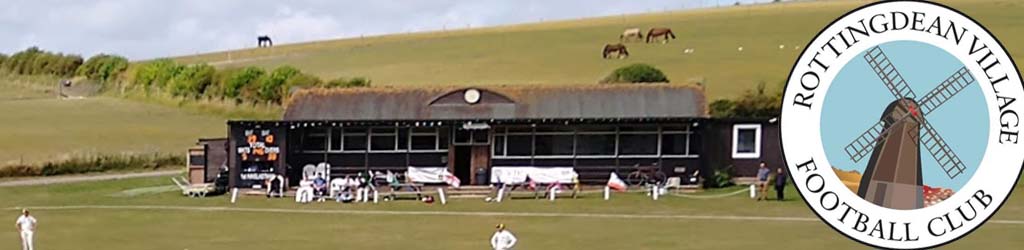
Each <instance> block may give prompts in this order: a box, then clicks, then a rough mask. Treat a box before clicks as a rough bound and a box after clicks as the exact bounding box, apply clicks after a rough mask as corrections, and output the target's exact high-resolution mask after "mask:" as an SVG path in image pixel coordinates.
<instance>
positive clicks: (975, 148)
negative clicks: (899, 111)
mask: <svg viewBox="0 0 1024 250" xmlns="http://www.w3.org/2000/svg"><path fill="white" fill-rule="evenodd" d="M880 47H881V48H882V50H883V52H885V54H886V56H887V57H889V60H890V61H891V62H892V64H893V65H894V66H895V67H896V70H898V71H899V72H900V75H902V76H903V78H904V79H905V80H906V81H907V83H908V84H909V85H910V89H911V90H913V91H914V94H916V95H917V97H918V98H922V97H924V95H925V94H927V93H928V92H929V91H931V90H932V89H934V88H935V86H937V85H938V84H939V83H941V82H942V81H943V80H945V79H946V78H949V77H950V76H951V75H953V73H954V72H956V71H957V70H958V69H960V68H961V67H964V64H963V62H961V61H960V60H958V59H957V58H956V57H954V56H953V55H951V54H949V53H947V52H946V51H944V50H942V49H940V48H938V47H935V46H932V45H929V44H925V43H921V42H911V41H896V42H889V43H885V44H882V45H880ZM864 53H867V52H862V53H861V54H860V55H857V56H855V57H853V59H852V60H851V61H850V63H848V64H846V66H844V67H843V69H842V71H840V72H839V74H838V75H836V78H835V80H834V81H833V82H832V86H830V87H829V89H828V95H826V97H825V99H824V104H823V105H824V106H822V115H821V141H822V143H823V144H824V146H825V156H826V158H828V161H829V163H831V165H832V166H834V167H836V168H839V169H842V170H847V171H849V170H857V172H860V173H864V169H865V167H867V163H868V161H869V160H870V158H871V156H870V155H869V156H867V157H864V158H863V159H861V160H860V162H853V161H852V160H850V158H849V156H847V154H846V151H844V147H846V145H847V144H849V143H851V142H853V140H854V139H855V138H857V137H858V136H860V134H861V133H864V131H866V130H867V129H868V128H869V127H871V125H874V124H875V123H876V122H878V120H879V118H880V117H881V116H882V112H883V111H884V110H885V107H886V106H887V105H889V103H891V102H892V101H893V100H895V99H896V98H895V97H893V96H892V94H891V93H890V92H889V90H888V89H886V87H885V84H883V83H882V81H881V80H880V79H879V78H878V76H877V75H875V73H874V71H872V70H871V68H870V67H869V66H868V64H867V62H866V61H865V60H864ZM837 93H841V94H837ZM986 109H987V107H986V102H985V96H984V94H983V93H982V92H981V86H980V85H978V84H977V83H974V84H971V85H968V86H967V87H966V88H964V89H963V90H961V91H960V93H957V94H956V95H955V96H953V97H952V98H950V99H949V101H947V102H946V103H944V104H942V105H941V106H939V107H938V108H936V109H934V110H932V112H931V113H929V114H928V115H927V116H926V117H925V119H927V120H928V123H929V124H931V125H932V127H934V128H935V130H936V131H937V132H938V134H939V136H940V137H942V139H943V140H945V141H946V144H947V145H949V147H950V148H952V150H953V152H954V153H956V155H957V156H958V157H960V160H961V161H963V163H964V166H965V167H966V170H965V171H964V173H963V174H961V175H960V176H957V177H956V178H954V179H950V178H949V177H948V176H947V175H946V173H945V172H944V171H942V168H941V167H940V166H939V164H938V163H937V162H936V161H935V158H934V157H932V156H931V154H930V153H929V152H928V150H927V149H925V148H924V147H922V148H921V155H920V156H921V158H920V159H921V171H922V176H921V177H923V179H924V184H925V185H929V186H932V187H942V188H949V189H953V190H954V191H956V190H959V189H960V188H961V187H963V185H964V184H966V183H967V181H968V180H970V179H971V176H972V175H973V174H974V172H975V171H976V170H977V168H978V165H979V164H980V163H981V159H982V157H983V156H984V154H985V150H986V149H987V148H986V146H987V145H988V139H989V138H990V137H988V136H987V135H988V134H989V128H990V127H989V123H988V121H989V117H988V112H978V111H979V110H986Z"/></svg>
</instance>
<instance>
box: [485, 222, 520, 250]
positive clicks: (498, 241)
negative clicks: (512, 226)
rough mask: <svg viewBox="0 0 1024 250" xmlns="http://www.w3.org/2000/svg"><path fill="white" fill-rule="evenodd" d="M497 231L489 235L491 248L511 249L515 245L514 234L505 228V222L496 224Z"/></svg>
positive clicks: (499, 249) (495, 249)
mask: <svg viewBox="0 0 1024 250" xmlns="http://www.w3.org/2000/svg"><path fill="white" fill-rule="evenodd" d="M497 228H498V231H497V232H494V236H491V248H494V250H511V249H512V248H513V247H515V246H516V236H515V235H512V232H509V231H508V230H507V229H505V224H498V226H497Z"/></svg>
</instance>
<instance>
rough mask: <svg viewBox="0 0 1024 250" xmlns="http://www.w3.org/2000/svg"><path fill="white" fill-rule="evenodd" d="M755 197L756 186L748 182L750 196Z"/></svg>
mask: <svg viewBox="0 0 1024 250" xmlns="http://www.w3.org/2000/svg"><path fill="white" fill-rule="evenodd" d="M754 197H757V188H754V184H750V198H751V199H753V198H754Z"/></svg>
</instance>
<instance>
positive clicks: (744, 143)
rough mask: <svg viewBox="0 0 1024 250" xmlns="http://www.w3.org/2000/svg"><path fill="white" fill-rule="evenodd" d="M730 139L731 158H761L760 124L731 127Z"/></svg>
mask: <svg viewBox="0 0 1024 250" xmlns="http://www.w3.org/2000/svg"><path fill="white" fill-rule="evenodd" d="M732 138H733V140H732V157H733V158H737V159H757V158H761V124H736V125H733V126H732Z"/></svg>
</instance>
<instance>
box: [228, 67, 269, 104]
mask: <svg viewBox="0 0 1024 250" xmlns="http://www.w3.org/2000/svg"><path fill="white" fill-rule="evenodd" d="M266 73H267V72H266V71H264V70H263V69H261V68H257V67H246V68H244V69H242V70H238V71H235V73H234V74H232V75H231V76H230V77H228V78H227V82H224V83H221V84H219V85H220V87H221V93H222V95H223V96H224V97H228V98H236V99H238V98H239V97H242V92H243V90H244V89H245V88H246V86H255V85H256V84H257V81H258V80H259V79H260V78H262V77H263V75H265V74H266Z"/></svg>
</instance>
